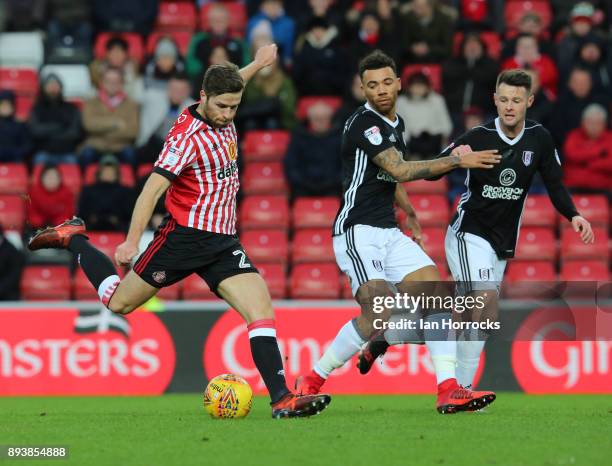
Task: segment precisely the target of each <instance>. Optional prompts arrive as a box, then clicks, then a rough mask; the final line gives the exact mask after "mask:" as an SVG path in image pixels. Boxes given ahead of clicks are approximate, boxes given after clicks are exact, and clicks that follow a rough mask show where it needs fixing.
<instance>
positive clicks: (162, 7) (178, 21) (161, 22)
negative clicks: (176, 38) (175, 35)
mask: <svg viewBox="0 0 612 466" xmlns="http://www.w3.org/2000/svg"><path fill="white" fill-rule="evenodd" d="M196 19H197V15H196V8H195V5H194V4H193V3H192V2H161V3H160V4H159V10H158V13H157V21H156V23H155V29H156V30H160V31H162V30H163V31H177V30H179V31H181V30H182V31H189V32H193V31H194V30H195V28H196Z"/></svg>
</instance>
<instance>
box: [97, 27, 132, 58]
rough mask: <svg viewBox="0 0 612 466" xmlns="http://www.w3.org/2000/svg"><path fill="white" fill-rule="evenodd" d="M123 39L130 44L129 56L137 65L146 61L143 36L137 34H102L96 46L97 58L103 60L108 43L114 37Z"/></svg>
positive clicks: (99, 35)
mask: <svg viewBox="0 0 612 466" xmlns="http://www.w3.org/2000/svg"><path fill="white" fill-rule="evenodd" d="M117 36H118V37H121V38H123V39H124V40H125V41H126V42H127V43H128V54H129V55H130V57H131V58H132V59H133V60H134V61H136V62H137V63H140V64H142V62H143V61H144V45H143V43H142V36H141V35H140V34H136V33H135V32H102V33H100V34H98V37H97V38H96V43H95V45H94V56H95V58H102V57H104V55H105V54H106V43H107V42H108V41H109V39H111V38H113V37H117Z"/></svg>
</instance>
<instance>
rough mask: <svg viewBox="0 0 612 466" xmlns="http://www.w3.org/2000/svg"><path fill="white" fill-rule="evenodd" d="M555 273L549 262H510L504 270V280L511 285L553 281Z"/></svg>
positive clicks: (555, 277) (552, 265)
mask: <svg viewBox="0 0 612 466" xmlns="http://www.w3.org/2000/svg"><path fill="white" fill-rule="evenodd" d="M556 279H557V273H556V272H555V267H554V264H553V263H552V262H550V261H519V260H516V261H510V262H508V266H507V270H506V280H507V281H508V283H510V284H513V283H516V282H525V281H555V280H556Z"/></svg>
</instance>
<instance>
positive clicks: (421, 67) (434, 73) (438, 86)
mask: <svg viewBox="0 0 612 466" xmlns="http://www.w3.org/2000/svg"><path fill="white" fill-rule="evenodd" d="M419 72H420V73H423V74H424V75H425V76H427V77H428V78H429V81H430V82H431V87H432V89H433V90H434V91H436V92H441V91H442V66H441V65H433V64H430V63H417V64H414V65H406V66H404V68H403V69H402V85H403V86H404V87H406V83H407V81H408V78H410V76H412V75H413V74H414V73H419Z"/></svg>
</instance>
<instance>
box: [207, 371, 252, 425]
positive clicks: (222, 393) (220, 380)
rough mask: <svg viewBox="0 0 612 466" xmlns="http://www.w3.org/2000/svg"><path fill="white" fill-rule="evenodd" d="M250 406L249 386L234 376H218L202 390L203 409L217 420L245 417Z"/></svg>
mask: <svg viewBox="0 0 612 466" xmlns="http://www.w3.org/2000/svg"><path fill="white" fill-rule="evenodd" d="M252 405H253V390H251V386H250V385H249V384H248V382H247V381H246V380H244V379H243V378H242V377H240V376H238V375H235V374H221V375H218V376H217V377H215V378H214V379H212V380H211V381H210V382H208V385H207V386H206V390H204V409H205V410H206V412H207V413H208V414H210V415H211V417H214V418H217V419H227V418H230V419H232V418H240V417H245V416H246V415H247V414H249V412H250V411H251V406H252Z"/></svg>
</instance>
